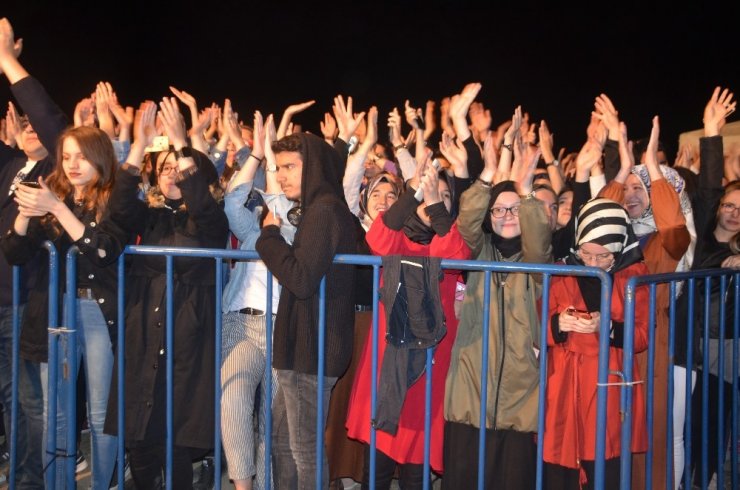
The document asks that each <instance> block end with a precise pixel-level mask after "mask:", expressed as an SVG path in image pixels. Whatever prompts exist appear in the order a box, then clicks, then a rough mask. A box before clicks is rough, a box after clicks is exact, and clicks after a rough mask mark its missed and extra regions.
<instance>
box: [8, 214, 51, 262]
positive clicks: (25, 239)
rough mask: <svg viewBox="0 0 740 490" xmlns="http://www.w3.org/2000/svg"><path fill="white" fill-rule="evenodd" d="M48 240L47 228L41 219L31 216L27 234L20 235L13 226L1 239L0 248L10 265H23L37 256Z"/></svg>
mask: <svg viewBox="0 0 740 490" xmlns="http://www.w3.org/2000/svg"><path fill="white" fill-rule="evenodd" d="M46 240H47V237H46V230H45V229H44V227H43V225H42V224H41V222H40V221H39V219H38V218H31V220H30V221H29V223H28V229H27V230H26V234H25V235H19V234H17V233H16V232H15V231H14V230H13V228H11V229H10V230H8V233H6V234H5V236H4V237H3V238H2V240H0V248H2V251H3V253H4V254H5V259H6V260H7V261H8V263H9V264H10V265H23V264H25V263H26V262H28V261H29V260H31V259H33V258H34V257H35V256H36V253H37V252H38V250H39V248H41V246H42V245H43V243H44V241H46Z"/></svg>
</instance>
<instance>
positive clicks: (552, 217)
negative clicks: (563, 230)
mask: <svg viewBox="0 0 740 490" xmlns="http://www.w3.org/2000/svg"><path fill="white" fill-rule="evenodd" d="M534 195H535V197H537V199H539V200H540V201H542V202H543V203H544V206H545V214H546V215H547V222H548V224H549V225H550V229H551V230H552V231H555V229H556V228H557V225H558V204H557V202H556V201H555V194H554V193H552V192H550V191H549V190H548V189H537V190H536V191H535V193H534Z"/></svg>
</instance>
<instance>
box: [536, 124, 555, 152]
mask: <svg viewBox="0 0 740 490" xmlns="http://www.w3.org/2000/svg"><path fill="white" fill-rule="evenodd" d="M539 136H540V150H542V158H543V159H544V160H545V163H552V162H554V161H555V154H554V153H553V151H552V149H553V146H554V143H553V137H552V133H551V132H550V128H549V127H547V123H546V122H545V120H544V119H543V120H542V122H540V128H539Z"/></svg>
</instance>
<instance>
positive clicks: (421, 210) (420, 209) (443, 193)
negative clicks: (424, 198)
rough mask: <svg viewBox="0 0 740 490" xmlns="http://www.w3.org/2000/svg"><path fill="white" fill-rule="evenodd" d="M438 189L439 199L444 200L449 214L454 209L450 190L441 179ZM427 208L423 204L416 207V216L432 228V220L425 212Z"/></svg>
mask: <svg viewBox="0 0 740 490" xmlns="http://www.w3.org/2000/svg"><path fill="white" fill-rule="evenodd" d="M437 189H439V197H441V198H442V202H443V203H445V208H447V211H448V212H449V211H450V210H451V209H452V194H451V193H450V188H449V186H448V185H447V182H446V181H444V180H442V179H440V180H439V183H438V184H437ZM426 207H427V205H426V204H424V203H423V202H422V203H421V204H419V205H418V206H417V207H416V214H417V215H418V216H419V218H421V221H423V222H424V224H425V225H427V226H432V220H430V219H429V216H427V212H426V210H425V208H426Z"/></svg>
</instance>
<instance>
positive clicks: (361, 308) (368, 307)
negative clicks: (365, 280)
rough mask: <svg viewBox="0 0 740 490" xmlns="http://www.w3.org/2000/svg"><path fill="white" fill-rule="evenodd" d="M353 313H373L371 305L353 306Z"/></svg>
mask: <svg viewBox="0 0 740 490" xmlns="http://www.w3.org/2000/svg"><path fill="white" fill-rule="evenodd" d="M355 311H373V305H355Z"/></svg>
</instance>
